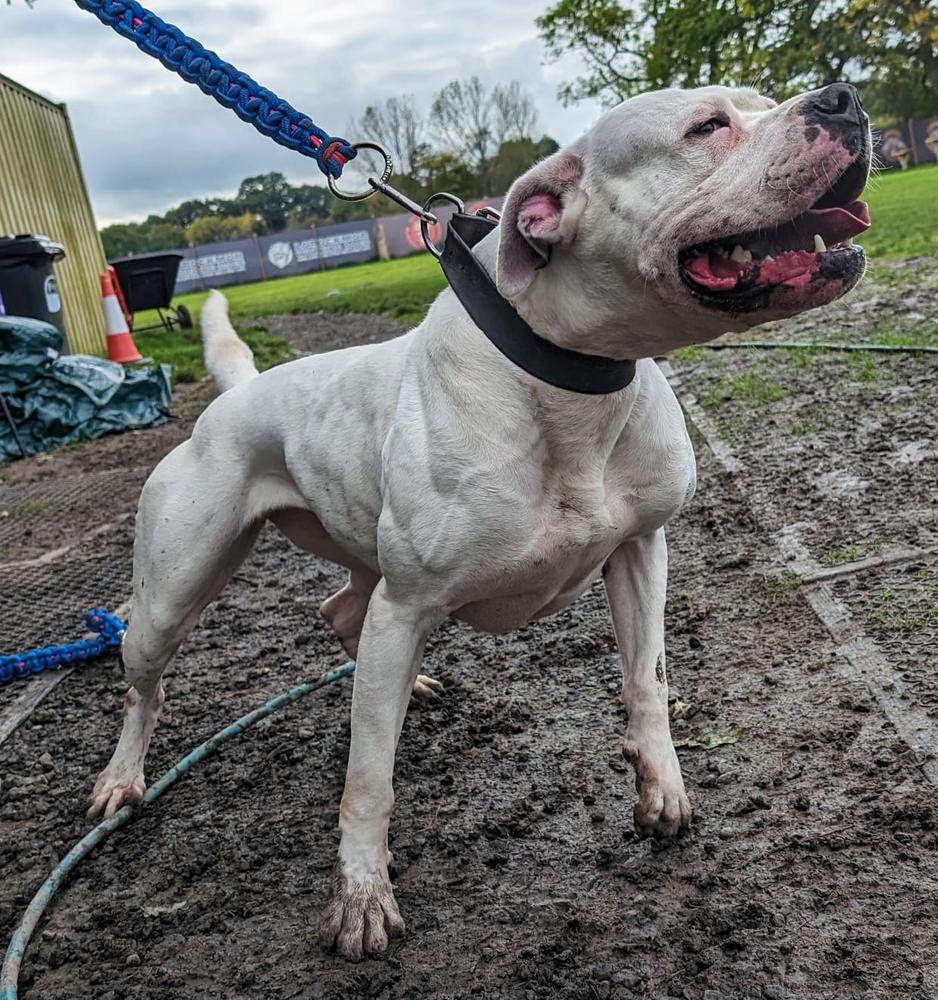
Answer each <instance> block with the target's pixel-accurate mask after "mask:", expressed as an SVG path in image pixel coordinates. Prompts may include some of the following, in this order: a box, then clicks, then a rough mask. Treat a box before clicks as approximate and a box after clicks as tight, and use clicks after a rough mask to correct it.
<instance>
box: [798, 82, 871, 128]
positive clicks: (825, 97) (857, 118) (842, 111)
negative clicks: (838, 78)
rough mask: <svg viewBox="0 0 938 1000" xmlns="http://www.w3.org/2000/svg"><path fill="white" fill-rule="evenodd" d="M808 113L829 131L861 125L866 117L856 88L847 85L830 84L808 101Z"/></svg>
mask: <svg viewBox="0 0 938 1000" xmlns="http://www.w3.org/2000/svg"><path fill="white" fill-rule="evenodd" d="M808 108H809V111H813V112H814V115H815V116H816V118H817V121H818V123H819V124H821V125H825V126H827V127H828V128H830V129H832V130H833V129H836V128H838V127H839V128H845V127H849V126H851V125H853V126H856V125H861V124H862V123H863V119H864V118H865V117H866V116H865V115H864V113H863V105H862V104H861V103H860V95H859V94H858V93H857V89H856V87H854V86H852V85H851V84H849V83H832V84H830V86H828V87H825V88H824V89H823V90H822V91H821V92H820V93H819V94H815V96H814V97H813V98H812V99H811V100H810V102H809V105H808Z"/></svg>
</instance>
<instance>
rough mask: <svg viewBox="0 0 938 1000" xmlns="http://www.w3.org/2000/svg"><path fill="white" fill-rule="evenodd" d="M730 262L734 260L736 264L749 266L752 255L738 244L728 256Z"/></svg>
mask: <svg viewBox="0 0 938 1000" xmlns="http://www.w3.org/2000/svg"><path fill="white" fill-rule="evenodd" d="M730 260H735V261H736V263H737V264H751V263H752V254H751V253H750V252H749V251H748V250H744V249H743V248H742V247H741V246H740V245H739V244H738V243H737V244H736V246H734V247H733V252H732V253H731V254H730Z"/></svg>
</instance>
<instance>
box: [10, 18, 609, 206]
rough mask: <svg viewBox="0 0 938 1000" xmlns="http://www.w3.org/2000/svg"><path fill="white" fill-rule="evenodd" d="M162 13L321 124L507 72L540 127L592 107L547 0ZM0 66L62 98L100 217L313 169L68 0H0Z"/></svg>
mask: <svg viewBox="0 0 938 1000" xmlns="http://www.w3.org/2000/svg"><path fill="white" fill-rule="evenodd" d="M153 3H154V8H153V9H154V10H155V12H156V13H157V14H159V16H160V17H162V18H163V20H164V21H169V22H171V23H173V24H176V25H178V26H179V27H180V28H182V29H183V30H184V31H185V32H186V33H187V34H189V35H191V36H193V37H194V38H197V39H198V40H199V41H200V42H201V43H202V44H203V45H204V46H205V47H206V48H209V49H213V50H214V51H215V52H217V53H218V54H219V55H220V56H221V57H222V58H223V59H225V60H227V61H228V62H230V63H232V64H233V65H235V66H236V67H237V68H238V69H240V70H242V71H243V72H245V73H247V74H248V75H250V76H252V77H253V78H254V79H255V80H257V81H258V82H259V83H260V84H262V85H263V86H265V87H267V88H268V89H270V90H272V91H274V93H276V94H278V95H279V96H281V97H283V98H284V99H285V100H287V101H289V102H290V103H291V104H292V105H293V106H294V107H295V108H297V109H298V110H300V111H302V112H303V113H305V114H307V115H308V116H309V117H310V118H312V120H313V121H314V122H316V123H317V124H318V125H320V126H321V127H322V128H324V129H325V130H326V131H327V132H330V133H332V134H334V135H335V134H338V135H344V136H345V137H346V138H349V139H351V140H352V141H355V140H357V139H365V138H368V137H366V136H357V135H350V134H348V128H349V124H350V122H351V121H353V120H354V119H355V118H357V117H358V116H359V115H360V114H361V112H362V111H363V110H364V108H365V107H366V106H367V105H368V104H373V103H376V102H381V101H383V100H384V99H386V98H388V97H391V96H394V95H399V94H404V93H408V94H414V95H415V96H416V98H417V101H418V103H419V104H420V105H421V106H422V107H424V108H428V107H429V104H430V101H431V99H432V96H433V94H434V93H435V92H436V91H437V90H438V89H439V88H440V87H441V86H442V85H443V84H445V83H447V82H448V81H449V80H452V79H464V78H466V77H468V76H471V75H472V74H478V75H479V76H480V77H481V78H482V79H483V80H484V81H485V83H487V84H488V85H489V86H491V85H493V84H495V83H498V82H508V81H510V80H512V79H517V80H519V81H520V82H521V83H522V84H523V86H524V87H525V88H526V90H527V91H528V93H529V94H530V96H531V97H532V98H533V100H534V101H535V104H536V106H537V108H538V112H539V114H540V125H541V128H542V130H543V131H544V132H546V133H547V134H548V135H551V136H553V137H554V138H555V139H556V140H557V141H558V142H560V144H561V145H565V144H567V143H569V142H571V141H572V140H573V139H575V138H576V137H577V136H579V135H580V134H581V133H582V132H583V131H584V130H585V129H587V128H588V127H589V126H590V124H591V123H592V122H593V121H594V120H595V118H596V117H597V115H598V114H599V110H600V109H599V106H598V105H597V104H595V103H591V102H581V103H579V104H576V105H574V106H572V107H564V106H563V105H562V104H561V103H560V102H559V101H558V99H557V96H556V94H557V88H558V86H559V85H560V84H561V83H563V82H564V81H566V80H569V79H571V78H573V77H574V76H576V75H577V73H578V70H579V66H578V61H577V59H576V58H575V57H569V58H566V59H564V60H562V61H561V62H559V63H554V62H550V61H549V60H548V59H547V56H546V52H545V50H544V47H543V44H542V43H541V41H540V39H539V38H538V33H537V28H536V26H535V24H534V20H535V18H536V17H537V16H538V15H540V14H542V13H543V12H544V10H545V9H546V7H547V6H548V0H512V2H509V0H357V2H356V3H346V2H343V0H328V2H326V0H312V2H308V0H307V2H304V0H279V2H278V3H275V4H272V3H269V2H267V0H227V2H226V0H188V2H185V3H184V2H182V0H153ZM0 73H3V74H4V75H5V76H8V77H12V78H13V79H14V80H16V81H17V82H18V83H21V84H23V85H24V86H26V87H29V88H30V89H32V90H35V91H37V92H38V93H40V94H42V95H44V96H46V97H49V98H51V99H52V100H55V101H60V102H65V104H66V105H67V106H68V111H69V115H70V117H71V120H72V126H73V129H74V131H75V137H76V140H77V143H78V148H79V152H80V154H81V159H82V166H83V168H84V172H85V178H86V180H87V182H88V187H89V190H90V192H91V199H92V203H93V205H94V209H95V214H96V217H97V220H98V223H99V225H107V224H109V223H111V222H118V221H131V220H138V219H143V218H145V217H146V216H147V215H149V214H150V213H157V214H160V213H162V212H164V211H165V210H166V209H168V208H170V207H171V206H172V205H175V204H177V203H178V202H180V201H183V200H185V199H187V198H198V197H205V196H210V195H229V194H231V193H233V192H234V191H235V189H236V188H237V186H238V183H239V182H240V181H241V179H242V178H244V177H248V176H251V175H253V174H259V173H266V172H267V171H270V170H279V171H281V172H283V173H284V174H285V175H286V176H287V177H288V178H289V179H290V180H291V181H293V182H294V183H322V180H323V178H322V175H321V173H320V171H319V168H318V167H317V166H316V164H315V162H314V161H313V160H311V159H308V158H307V157H304V156H300V155H299V154H297V153H293V152H290V151H289V150H286V149H283V148H282V147H280V146H278V145H277V144H276V143H274V142H273V141H272V140H270V139H267V138H265V137H263V136H262V135H261V134H260V133H258V132H257V131H255V129H254V128H252V127H251V126H250V125H247V124H245V123H243V122H241V121H240V119H238V118H237V117H236V116H235V114H234V113H233V112H231V111H229V110H227V109H225V108H223V107H221V105H219V104H217V103H216V102H215V101H213V100H212V99H211V98H210V97H207V96H205V95H204V94H202V92H201V91H199V90H198V88H196V87H195V86H193V85H191V84H187V83H185V82H184V81H183V80H181V79H180V78H179V77H177V76H176V75H175V74H173V73H171V72H169V71H168V70H165V69H164V68H163V67H162V66H161V65H160V64H159V63H158V62H157V61H156V60H155V59H152V58H150V57H149V56H147V55H144V54H143V53H142V52H140V51H139V50H138V49H137V48H136V46H134V45H133V44H132V43H131V42H129V41H127V40H126V39H124V38H121V37H120V36H119V35H118V34H117V33H116V32H114V31H113V30H112V29H110V28H108V27H106V26H105V25H103V24H101V23H100V22H99V21H98V20H97V18H95V17H94V16H93V15H91V14H88V13H86V12H84V11H82V10H80V9H79V8H78V7H77V6H75V5H74V4H73V3H72V2H71V0H36V2H35V6H34V7H33V8H32V9H29V8H28V7H27V6H26V4H25V3H24V2H23V0H14V2H13V5H12V6H6V4H4V3H0Z"/></svg>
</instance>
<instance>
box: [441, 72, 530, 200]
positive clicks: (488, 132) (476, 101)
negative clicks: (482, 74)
mask: <svg viewBox="0 0 938 1000" xmlns="http://www.w3.org/2000/svg"><path fill="white" fill-rule="evenodd" d="M430 123H431V126H432V127H433V129H434V131H435V133H436V137H437V139H438V141H439V143H440V144H441V145H442V147H443V148H444V149H445V150H446V151H447V152H449V153H451V154H453V155H455V156H456V157H458V158H459V159H461V160H463V161H464V162H465V163H467V164H468V165H469V166H470V167H471V169H472V170H473V172H474V174H475V187H474V190H473V191H471V192H470V194H471V195H484V194H487V193H488V188H489V179H488V168H489V165H490V162H491V159H492V157H493V156H494V154H495V153H496V152H497V150H498V148H499V146H500V145H501V144H502V143H503V142H505V141H507V140H510V139H516V140H517V139H529V138H530V137H531V135H532V134H533V132H534V130H535V128H536V126H537V113H536V111H535V109H534V104H533V102H532V101H531V98H530V97H529V96H528V95H527V94H526V93H525V92H524V90H523V89H522V88H521V85H520V84H519V83H518V82H517V81H512V82H511V83H510V84H507V85H503V84H496V85H495V86H494V87H493V88H492V90H491V91H489V90H488V89H487V88H486V86H485V84H484V83H482V81H481V80H480V79H479V78H478V77H477V76H473V77H470V78H469V79H468V80H451V81H450V82H449V83H448V84H446V86H445V87H443V88H442V90H440V91H439V93H437V95H436V97H434V99H433V105H432V107H431V109H430Z"/></svg>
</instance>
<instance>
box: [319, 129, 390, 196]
mask: <svg viewBox="0 0 938 1000" xmlns="http://www.w3.org/2000/svg"><path fill="white" fill-rule="evenodd" d="M352 149H356V150H361V149H371V150H374V152H376V153H380V154H381V156H383V157H384V169H383V170H382V171H381V177H380V178H378V179H375V178H373V177H369V178H368V187H367V189H366V190H364V191H350V192H349V193H348V194H346V193H345V192H343V191H340V190H339V188H338V185H337V184H336V181H335V178H334V177H333V176H332V174H329V175H328V176H327V177H326V182H327V183H328V185H329V190H330V191H331V192H332V193H333V194H334V195H335V196H336V198H341V199H342V200H343V201H364V200H365V199H366V198H370V197H371V196H372V195H373V194H374V193H375V192H377V191H380V190H382V188H383V187H384V186H385V185H386V184H387V182H388V180H389V179H390V177H391V174H392V173H393V172H394V161H393V160H392V159H391V154H390V153H389V152H388V151H387V150H386V149H385V148H384V146H379V145H378V143H376V142H353V143H352Z"/></svg>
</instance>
